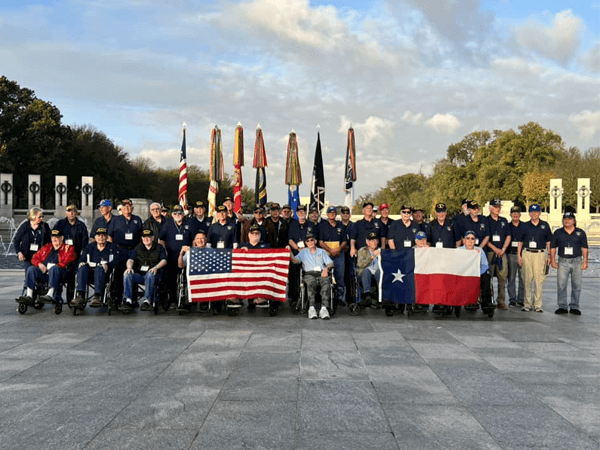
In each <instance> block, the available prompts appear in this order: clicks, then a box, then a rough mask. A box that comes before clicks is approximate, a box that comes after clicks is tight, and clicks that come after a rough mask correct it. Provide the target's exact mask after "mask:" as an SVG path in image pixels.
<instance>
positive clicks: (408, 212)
mask: <svg viewBox="0 0 600 450" xmlns="http://www.w3.org/2000/svg"><path fill="white" fill-rule="evenodd" d="M401 212H402V214H410V209H409V210H408V211H401Z"/></svg>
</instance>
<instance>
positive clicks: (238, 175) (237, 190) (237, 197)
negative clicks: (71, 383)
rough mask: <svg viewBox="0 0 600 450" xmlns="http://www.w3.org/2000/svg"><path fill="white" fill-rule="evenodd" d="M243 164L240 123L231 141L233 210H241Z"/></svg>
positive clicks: (242, 131)
mask: <svg viewBox="0 0 600 450" xmlns="http://www.w3.org/2000/svg"><path fill="white" fill-rule="evenodd" d="M243 165H244V129H243V128H242V125H241V124H240V123H238V124H237V127H236V129H235V141H234V143H233V170H234V180H235V185H234V186H233V212H235V213H241V212H242V186H243V185H244V182H243V180H242V166H243Z"/></svg>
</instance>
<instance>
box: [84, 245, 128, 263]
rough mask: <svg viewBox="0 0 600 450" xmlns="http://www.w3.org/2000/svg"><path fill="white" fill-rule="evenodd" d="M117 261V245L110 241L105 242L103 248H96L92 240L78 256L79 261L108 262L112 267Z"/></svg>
mask: <svg viewBox="0 0 600 450" xmlns="http://www.w3.org/2000/svg"><path fill="white" fill-rule="evenodd" d="M118 262H119V257H118V250H117V247H116V246H114V245H113V244H111V243H110V242H107V243H106V247H104V250H102V251H100V250H99V249H98V244H97V243H95V242H92V243H91V244H88V245H87V246H86V247H85V248H84V249H83V252H82V253H81V256H80V257H79V263H80V264H81V263H88V264H89V263H93V264H94V265H96V264H104V263H106V264H108V266H109V267H114V266H116V265H117V263H118Z"/></svg>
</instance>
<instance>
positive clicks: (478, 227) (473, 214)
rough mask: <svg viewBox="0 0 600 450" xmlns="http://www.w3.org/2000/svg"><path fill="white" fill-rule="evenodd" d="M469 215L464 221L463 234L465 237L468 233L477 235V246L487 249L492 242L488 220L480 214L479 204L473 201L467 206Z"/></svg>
mask: <svg viewBox="0 0 600 450" xmlns="http://www.w3.org/2000/svg"><path fill="white" fill-rule="evenodd" d="M467 208H468V211H469V215H468V216H467V217H465V218H464V219H462V230H461V233H462V235H463V236H464V235H465V233H466V232H467V231H473V232H474V233H475V245H477V246H479V247H480V248H482V249H483V248H485V246H486V245H487V243H488V242H489V240H490V231H489V228H488V224H487V219H486V218H485V217H484V216H483V215H481V214H479V203H477V202H476V201H471V202H469V203H468V205H467Z"/></svg>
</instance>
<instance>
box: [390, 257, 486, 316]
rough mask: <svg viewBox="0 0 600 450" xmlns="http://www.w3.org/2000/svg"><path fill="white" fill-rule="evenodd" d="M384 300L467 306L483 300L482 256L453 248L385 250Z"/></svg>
mask: <svg viewBox="0 0 600 450" xmlns="http://www.w3.org/2000/svg"><path fill="white" fill-rule="evenodd" d="M381 255H382V261H381V266H382V269H383V298H384V299H385V300H388V301H391V302H394V303H409V304H412V303H418V304H425V305H427V304H435V305H447V306H464V305H468V304H470V303H476V302H477V298H478V296H479V264H480V262H479V253H478V252H477V251H466V250H461V249H452V248H435V247H429V248H410V249H401V250H383V251H382V252H381Z"/></svg>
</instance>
